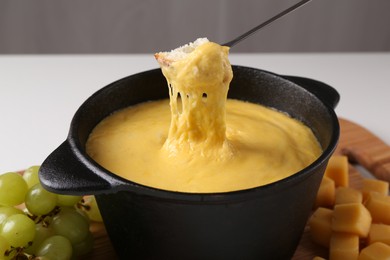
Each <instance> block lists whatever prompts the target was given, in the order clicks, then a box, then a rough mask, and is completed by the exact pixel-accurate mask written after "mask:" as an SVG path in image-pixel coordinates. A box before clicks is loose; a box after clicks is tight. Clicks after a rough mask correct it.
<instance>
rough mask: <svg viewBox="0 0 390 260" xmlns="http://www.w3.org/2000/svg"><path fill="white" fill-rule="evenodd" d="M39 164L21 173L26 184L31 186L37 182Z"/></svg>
mask: <svg viewBox="0 0 390 260" xmlns="http://www.w3.org/2000/svg"><path fill="white" fill-rule="evenodd" d="M38 171H39V166H31V167H30V168H28V169H27V170H25V171H24V173H23V179H24V180H25V181H26V183H27V186H28V187H29V188H31V187H32V186H34V185H35V184H37V183H39V177H38Z"/></svg>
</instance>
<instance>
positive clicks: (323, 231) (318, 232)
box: [308, 207, 333, 247]
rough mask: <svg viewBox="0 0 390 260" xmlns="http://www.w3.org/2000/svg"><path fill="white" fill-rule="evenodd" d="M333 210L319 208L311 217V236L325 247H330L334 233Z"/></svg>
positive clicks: (309, 222)
mask: <svg viewBox="0 0 390 260" xmlns="http://www.w3.org/2000/svg"><path fill="white" fill-rule="evenodd" d="M332 218H333V210H331V209H328V208H321V207H320V208H317V209H316V210H315V211H314V213H313V215H311V217H310V218H309V221H308V224H309V227H310V236H311V238H312V240H313V241H314V242H315V243H317V244H318V245H321V246H323V247H329V242H330V237H331V235H332V228H331V225H332Z"/></svg>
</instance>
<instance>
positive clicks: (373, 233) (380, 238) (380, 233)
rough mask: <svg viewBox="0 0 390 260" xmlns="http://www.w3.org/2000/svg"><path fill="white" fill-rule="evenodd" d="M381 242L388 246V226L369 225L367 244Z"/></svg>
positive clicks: (389, 234)
mask: <svg viewBox="0 0 390 260" xmlns="http://www.w3.org/2000/svg"><path fill="white" fill-rule="evenodd" d="M375 242H382V243H385V244H387V245H389V246H390V225H385V224H371V228H370V232H368V239H367V243H368V244H373V243H375Z"/></svg>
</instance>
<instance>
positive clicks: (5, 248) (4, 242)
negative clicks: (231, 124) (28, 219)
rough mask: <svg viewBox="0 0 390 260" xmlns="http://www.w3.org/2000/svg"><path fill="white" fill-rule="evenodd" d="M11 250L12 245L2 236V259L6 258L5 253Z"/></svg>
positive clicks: (0, 248) (0, 244) (0, 257)
mask: <svg viewBox="0 0 390 260" xmlns="http://www.w3.org/2000/svg"><path fill="white" fill-rule="evenodd" d="M9 249H10V245H9V243H8V241H7V240H6V239H5V238H4V237H3V236H0V259H4V258H5V252H6V251H8V250H9Z"/></svg>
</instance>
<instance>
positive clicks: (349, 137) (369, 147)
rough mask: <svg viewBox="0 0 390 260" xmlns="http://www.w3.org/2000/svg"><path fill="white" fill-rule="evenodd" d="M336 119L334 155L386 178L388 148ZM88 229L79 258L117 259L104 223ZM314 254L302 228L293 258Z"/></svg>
mask: <svg viewBox="0 0 390 260" xmlns="http://www.w3.org/2000/svg"><path fill="white" fill-rule="evenodd" d="M339 121H340V126H341V135H340V142H339V145H338V147H337V150H336V154H345V155H347V156H348V157H349V159H350V161H351V163H353V164H360V165H361V166H363V167H365V168H366V169H367V170H369V171H370V172H371V173H372V174H373V175H375V176H376V177H377V178H379V179H383V180H387V181H390V147H389V146H388V145H387V144H385V143H384V142H383V141H381V140H380V139H379V138H378V137H376V136H374V135H373V134H372V133H370V132H369V131H368V130H366V129H365V128H363V127H361V126H359V125H358V124H355V123H353V122H351V121H348V120H345V119H340V120H339ZM349 172H350V186H352V187H354V188H360V187H361V184H362V179H363V176H362V175H361V174H360V172H359V171H358V170H357V169H356V168H355V166H354V165H352V164H350V171H349ZM91 229H92V232H93V234H94V237H95V247H94V250H93V251H92V252H91V253H90V254H89V255H87V256H84V257H83V258H82V259H91V260H92V259H93V260H105V259H118V258H117V256H116V255H115V252H114V250H113V247H112V245H111V243H110V240H109V239H108V237H107V234H106V231H105V229H104V225H103V224H101V223H94V224H93V225H92V226H91ZM314 256H322V257H326V256H327V250H325V249H324V248H321V247H320V246H317V245H315V244H313V243H312V242H311V240H310V234H309V230H308V228H307V227H306V229H305V232H304V234H303V236H302V239H301V242H300V244H299V246H298V248H297V251H296V253H295V255H294V257H293V259H294V260H298V259H312V258H313V257H314Z"/></svg>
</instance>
